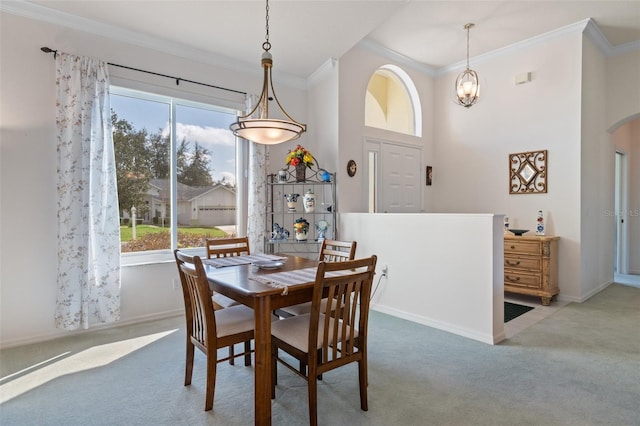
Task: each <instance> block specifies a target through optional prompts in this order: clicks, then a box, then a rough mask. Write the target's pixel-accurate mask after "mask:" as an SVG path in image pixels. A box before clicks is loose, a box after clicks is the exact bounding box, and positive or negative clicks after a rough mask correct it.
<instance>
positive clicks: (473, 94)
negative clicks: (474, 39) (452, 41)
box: [456, 23, 480, 108]
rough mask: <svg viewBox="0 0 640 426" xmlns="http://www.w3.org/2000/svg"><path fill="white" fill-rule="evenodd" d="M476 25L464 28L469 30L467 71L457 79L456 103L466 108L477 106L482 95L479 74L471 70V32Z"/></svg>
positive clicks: (467, 25) (468, 25)
mask: <svg viewBox="0 0 640 426" xmlns="http://www.w3.org/2000/svg"><path fill="white" fill-rule="evenodd" d="M474 25H475V24H471V23H469V24H466V25H465V26H464V29H465V30H467V69H466V70H464V71H463V72H462V73H461V74H460V75H459V76H458V78H456V102H458V104H459V105H462V106H463V107H465V108H469V107H470V106H471V105H473V104H475V103H476V102H477V101H478V96H479V95H480V82H479V80H478V73H477V72H475V71H474V70H472V69H471V68H469V30H470V29H471V28H473V27H474Z"/></svg>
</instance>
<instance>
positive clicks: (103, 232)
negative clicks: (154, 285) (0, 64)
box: [55, 53, 120, 330]
mask: <svg viewBox="0 0 640 426" xmlns="http://www.w3.org/2000/svg"><path fill="white" fill-rule="evenodd" d="M56 87H57V103H56V107H57V114H56V125H57V128H58V141H57V144H58V146H57V152H58V170H57V176H58V182H57V188H58V282H57V285H58V292H57V303H56V313H55V323H56V327H58V328H63V329H67V330H75V329H77V328H80V327H82V328H88V327H89V325H90V324H93V323H103V322H112V321H116V320H118V319H119V318H120V224H119V217H118V194H117V186H116V169H115V160H114V152H113V137H112V134H111V117H110V104H109V75H108V71H107V64H106V63H105V62H102V61H99V60H96V59H91V58H86V57H79V56H74V55H69V54H64V53H58V54H57V55H56Z"/></svg>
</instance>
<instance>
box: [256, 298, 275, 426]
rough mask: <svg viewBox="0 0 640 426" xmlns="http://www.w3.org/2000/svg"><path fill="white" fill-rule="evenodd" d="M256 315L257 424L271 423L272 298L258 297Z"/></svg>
mask: <svg viewBox="0 0 640 426" xmlns="http://www.w3.org/2000/svg"><path fill="white" fill-rule="evenodd" d="M253 309H254V315H255V333H254V334H255V340H254V345H255V396H254V398H255V424H256V425H270V424H271V299H270V298H269V297H258V298H257V299H256V303H255V304H254V307H253Z"/></svg>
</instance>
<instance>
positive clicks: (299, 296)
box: [205, 255, 319, 425]
mask: <svg viewBox="0 0 640 426" xmlns="http://www.w3.org/2000/svg"><path fill="white" fill-rule="evenodd" d="M282 256H283V257H286V261H285V263H284V265H283V266H282V267H281V268H278V269H273V270H264V269H259V268H257V267H256V266H253V265H250V264H249V265H247V264H245V265H236V266H225V267H220V268H215V267H212V266H207V267H205V270H206V272H207V278H208V281H209V286H210V287H211V290H213V291H215V292H218V293H220V294H223V295H225V296H227V297H229V298H231V299H233V300H235V301H237V302H239V303H242V304H243V305H246V306H249V307H250V308H253V312H254V317H255V332H254V345H255V354H254V356H255V383H254V387H255V395H254V401H255V424H256V425H270V424H271V315H272V312H273V310H274V309H278V308H282V307H285V306H292V305H296V304H298V303H304V302H309V301H310V300H311V298H312V295H313V284H314V283H313V281H311V282H301V283H296V284H295V285H289V286H287V288H286V289H284V288H277V287H273V286H271V285H269V284H264V283H262V282H260V280H259V278H260V277H263V278H264V276H265V275H268V274H273V273H279V272H286V271H295V270H299V269H306V268H312V267H317V266H318V263H319V262H318V261H317V260H310V259H306V258H303V257H299V256H289V255H282ZM256 278H258V280H256Z"/></svg>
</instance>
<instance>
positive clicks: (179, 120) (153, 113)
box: [110, 93, 237, 183]
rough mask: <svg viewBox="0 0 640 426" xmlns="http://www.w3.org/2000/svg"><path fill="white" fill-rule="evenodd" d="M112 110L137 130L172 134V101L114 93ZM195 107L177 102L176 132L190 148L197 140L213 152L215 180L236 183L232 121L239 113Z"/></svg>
mask: <svg viewBox="0 0 640 426" xmlns="http://www.w3.org/2000/svg"><path fill="white" fill-rule="evenodd" d="M110 101H111V109H112V110H114V111H115V112H116V114H117V115H118V118H121V119H125V120H127V121H128V122H129V123H131V124H132V125H133V126H134V128H135V129H136V130H142V129H147V132H148V133H149V134H152V133H158V131H161V132H162V134H163V136H166V135H168V134H169V130H170V129H169V118H170V112H171V107H170V105H169V104H168V103H163V102H158V101H152V100H146V99H138V98H133V97H129V96H122V95H119V94H114V93H112V94H111V98H110ZM205 108H206V106H203V108H197V107H193V106H192V104H189V105H188V106H187V105H180V104H177V105H176V135H177V141H178V143H180V142H181V141H182V139H183V138H186V140H187V142H189V148H190V150H193V148H194V146H195V143H196V142H198V144H199V145H201V146H203V147H205V148H206V149H208V150H209V152H210V153H211V155H210V157H209V160H210V170H209V172H210V173H211V176H212V177H213V180H214V181H218V180H221V179H222V178H223V177H224V178H225V180H226V181H227V182H232V183H235V182H236V170H235V146H236V145H235V137H234V136H233V134H232V133H231V131H230V130H229V124H231V123H232V122H234V121H236V119H237V118H236V116H235V114H232V113H224V112H220V111H216V110H210V109H205Z"/></svg>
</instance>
